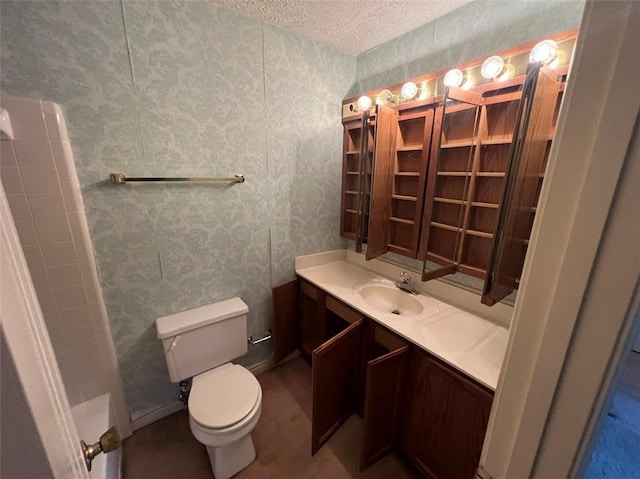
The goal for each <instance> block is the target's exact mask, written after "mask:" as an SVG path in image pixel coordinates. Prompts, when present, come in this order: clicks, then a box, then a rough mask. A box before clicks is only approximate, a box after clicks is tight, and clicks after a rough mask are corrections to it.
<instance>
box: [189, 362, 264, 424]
mask: <svg viewBox="0 0 640 479" xmlns="http://www.w3.org/2000/svg"><path fill="white" fill-rule="evenodd" d="M261 392H262V391H261V388H260V383H259V382H258V380H257V379H256V377H255V376H254V375H253V374H251V372H249V371H248V370H247V369H245V368H243V367H242V366H240V365H238V364H232V363H226V364H223V365H222V366H219V367H217V368H215V369H212V370H210V371H205V372H204V373H202V374H199V375H197V376H196V377H194V378H193V383H192V386H191V394H190V395H189V415H190V416H191V419H192V420H193V421H195V423H196V424H197V425H199V426H200V428H202V429H205V430H209V431H210V432H214V431H220V432H221V431H222V430H227V431H229V430H230V429H231V430H233V429H235V427H234V426H236V425H237V426H239V427H241V425H240V424H239V423H244V422H246V421H244V420H245V419H249V420H250V416H252V415H253V414H252V413H254V414H255V410H256V405H257V404H258V403H259V402H260V401H261V396H262V394H261Z"/></svg>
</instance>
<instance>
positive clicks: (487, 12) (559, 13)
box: [349, 0, 584, 96]
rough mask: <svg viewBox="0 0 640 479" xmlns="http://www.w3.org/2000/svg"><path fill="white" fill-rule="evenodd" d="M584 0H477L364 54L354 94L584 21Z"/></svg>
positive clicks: (360, 58)
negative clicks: (582, 19)
mask: <svg viewBox="0 0 640 479" xmlns="http://www.w3.org/2000/svg"><path fill="white" fill-rule="evenodd" d="M583 9H584V0H476V1H475V2H471V3H469V4H467V5H464V6H463V7H460V8H458V9H456V10H454V11H452V12H450V13H448V14H446V15H444V16H442V17H440V18H437V19H436V20H434V21H432V22H429V23H427V24H425V25H423V26H422V27H420V28H417V29H415V30H413V31H411V32H409V33H407V34H405V35H402V36H400V37H398V38H396V39H395V40H391V41H389V42H386V43H383V44H382V45H380V46H379V47H377V48H374V49H372V50H369V51H368V52H366V53H363V54H362V55H360V56H358V66H357V69H358V72H357V81H356V83H355V84H354V86H353V88H352V90H351V92H350V95H349V96H356V95H358V94H359V93H364V92H366V91H368V90H372V89H375V88H381V87H383V86H386V85H393V84H395V83H401V82H404V81H406V80H408V79H409V78H412V77H415V76H418V75H422V74H424V73H428V72H434V71H437V70H440V69H442V68H447V67H450V66H453V65H456V64H459V63H464V62H466V61H469V60H473V59H474V58H478V57H481V56H483V55H488V54H491V53H493V52H497V51H500V50H505V49H507V48H510V47H513V46H515V45H519V44H521V43H526V42H528V41H531V40H536V39H538V38H541V37H544V36H545V35H549V34H552V33H557V32H561V31H563V30H567V29H569V28H575V27H577V26H579V25H580V19H581V18H582V11H583Z"/></svg>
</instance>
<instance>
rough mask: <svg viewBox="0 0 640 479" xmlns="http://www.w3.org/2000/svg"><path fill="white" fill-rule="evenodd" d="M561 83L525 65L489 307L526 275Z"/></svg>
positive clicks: (486, 295) (486, 294)
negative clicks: (539, 190) (524, 270)
mask: <svg viewBox="0 0 640 479" xmlns="http://www.w3.org/2000/svg"><path fill="white" fill-rule="evenodd" d="M560 84H561V82H560V79H559V77H558V75H557V73H556V72H554V71H553V70H551V69H549V68H547V67H546V66H544V65H542V64H540V63H535V64H530V65H529V66H528V67H527V76H526V79H525V83H524V87H523V90H522V100H521V102H520V107H519V109H518V115H517V127H516V134H515V135H514V140H513V144H512V147H511V158H510V161H509V165H508V168H507V172H506V177H505V183H504V188H503V190H502V200H501V201H500V211H499V214H498V226H497V229H496V234H495V235H494V241H493V245H492V249H491V262H490V264H489V270H488V274H487V278H486V281H485V284H484V291H483V295H482V302H483V303H484V304H487V305H489V306H492V305H494V304H495V303H497V302H498V301H500V300H501V299H503V298H504V297H506V296H507V295H509V294H510V293H511V292H512V291H513V290H514V289H515V287H516V281H517V280H519V278H520V274H521V272H522V266H523V264H524V258H525V255H526V251H527V244H528V240H529V235H530V234H531V226H532V223H533V211H534V207H535V206H536V203H537V199H538V181H539V179H540V175H542V174H543V173H544V171H543V167H544V164H545V158H546V150H547V140H548V137H549V134H550V131H552V127H553V117H554V113H555V110H556V103H557V101H558V91H559V89H560Z"/></svg>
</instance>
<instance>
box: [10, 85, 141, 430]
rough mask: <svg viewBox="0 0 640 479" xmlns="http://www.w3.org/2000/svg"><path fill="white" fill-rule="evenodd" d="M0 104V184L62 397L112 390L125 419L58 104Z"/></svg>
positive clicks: (15, 101)
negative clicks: (0, 126)
mask: <svg viewBox="0 0 640 479" xmlns="http://www.w3.org/2000/svg"><path fill="white" fill-rule="evenodd" d="M0 106H2V108H4V109H5V110H7V111H8V112H9V115H10V117H11V122H12V126H13V131H14V140H4V139H3V140H2V141H0V148H1V151H0V173H1V177H2V183H3V186H4V189H5V192H6V194H7V200H8V203H9V207H10V209H11V214H12V216H13V219H14V221H15V224H16V229H17V231H18V235H19V237H20V242H21V244H22V248H23V250H24V254H25V258H26V260H27V264H28V266H29V271H30V273H31V278H32V280H33V283H34V286H35V290H36V293H37V295H38V300H39V303H40V307H41V309H42V314H43V316H44V319H45V322H46V324H47V330H48V332H49V337H50V338H51V342H52V344H53V349H54V351H55V353H56V358H57V360H58V365H59V367H60V372H61V374H62V378H63V381H64V385H65V389H66V391H67V396H68V398H69V401H70V402H71V404H72V405H74V404H77V403H80V402H82V401H85V400H87V399H91V398H93V397H96V396H98V395H100V394H103V393H105V392H111V393H112V395H113V397H114V400H115V403H116V405H117V407H118V409H119V413H120V414H121V415H122V417H123V418H125V422H128V421H126V417H127V413H128V411H127V408H126V405H125V404H124V397H123V395H122V384H121V379H120V373H119V371H118V368H117V363H116V359H115V354H114V349H113V341H112V339H111V334H110V332H109V326H108V322H107V316H106V311H105V307H104V301H103V299H102V292H101V289H100V285H99V283H98V277H97V274H96V267H95V261H94V256H93V249H92V246H91V239H90V237H89V230H88V228H87V222H86V218H85V212H84V206H83V202H82V195H81V193H80V185H79V182H78V177H77V175H76V169H75V165H74V162H73V155H72V153H71V149H70V146H69V139H68V137H67V132H66V126H65V121H64V118H63V116H62V111H61V110H60V107H59V106H58V105H56V104H54V103H51V102H46V101H39V100H34V99H28V98H17V97H11V96H6V95H3V96H2V97H0ZM120 422H121V423H123V421H122V420H121V421H120ZM123 424H124V423H123Z"/></svg>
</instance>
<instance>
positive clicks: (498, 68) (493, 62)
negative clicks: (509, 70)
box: [480, 55, 504, 80]
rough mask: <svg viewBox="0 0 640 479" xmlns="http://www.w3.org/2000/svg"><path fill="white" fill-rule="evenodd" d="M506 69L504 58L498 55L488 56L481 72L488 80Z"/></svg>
mask: <svg viewBox="0 0 640 479" xmlns="http://www.w3.org/2000/svg"><path fill="white" fill-rule="evenodd" d="M503 71H504V60H503V59H502V57H500V56H498V55H494V56H492V57H489V58H487V59H486V60H485V61H484V63H483V64H482V68H481V69H480V74H481V75H482V76H483V77H484V78H486V79H487V80H491V79H492V78H496V77H498V76H499V75H500V74H501V73H502V72H503Z"/></svg>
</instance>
